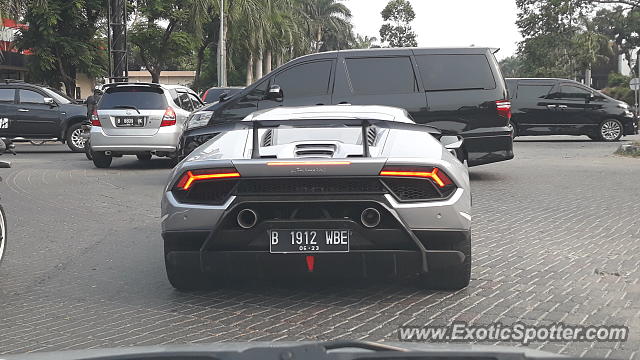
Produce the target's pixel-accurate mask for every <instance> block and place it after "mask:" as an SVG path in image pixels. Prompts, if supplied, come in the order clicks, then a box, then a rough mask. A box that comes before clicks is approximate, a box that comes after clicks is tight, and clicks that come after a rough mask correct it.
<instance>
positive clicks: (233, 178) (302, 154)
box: [162, 106, 471, 289]
mask: <svg viewBox="0 0 640 360" xmlns="http://www.w3.org/2000/svg"><path fill="white" fill-rule="evenodd" d="M253 129H255V131H254V130H253ZM218 132H219V135H218V136H216V137H215V138H214V139H211V140H209V142H207V143H206V144H204V145H203V146H201V147H200V148H199V149H197V150H196V151H194V152H193V153H192V154H190V155H189V156H188V157H187V159H185V160H184V161H183V162H181V163H180V164H179V165H178V166H177V167H176V168H175V169H174V171H173V173H172V175H171V176H170V179H169V183H168V185H167V187H166V189H165V192H164V196H163V200H162V236H163V238H164V250H165V264H166V270H167V275H168V277H169V281H170V282H171V284H172V285H173V286H174V287H176V288H178V289H197V288H199V287H202V286H203V285H206V284H207V282H209V281H211V280H212V279H218V280H220V279H221V278H225V277H227V276H232V275H239V276H242V274H244V275H248V276H250V277H252V276H256V275H262V274H266V273H271V275H275V276H276V277H281V276H286V275H293V276H296V275H299V276H301V277H304V276H305V274H309V273H314V274H315V273H317V274H318V275H322V274H325V275H329V276H337V277H340V278H344V277H354V276H355V277H361V276H365V277H373V278H376V277H386V276H394V275H395V276H400V277H403V276H411V275H418V274H419V275H421V276H422V278H421V279H422V284H423V285H424V286H425V287H428V288H438V289H460V288H463V287H465V286H467V285H468V284H469V278H470V271H471V232H470V225H471V215H470V214H471V192H470V188H469V175H468V171H467V168H466V167H465V166H464V165H463V164H462V163H461V162H460V161H459V160H458V159H457V158H456V157H455V156H454V155H452V154H451V152H450V151H454V150H456V149H458V148H459V147H460V146H461V145H462V142H461V141H460V138H459V137H457V136H442V134H441V133H440V131H439V130H437V129H435V128H433V127H430V126H424V125H416V124H415V123H414V122H413V121H412V120H411V119H410V117H409V115H408V113H407V112H406V111H405V110H403V109H398V108H389V107H382V106H311V107H296V108H286V107H283V108H278V109H270V110H263V111H258V112H256V113H254V114H252V115H249V116H248V117H247V118H246V119H245V120H244V121H241V122H236V123H233V124H227V125H226V128H225V126H224V125H222V126H220V127H219V129H218ZM436 137H437V138H439V139H440V142H439V141H438V140H437V139H436ZM441 142H442V143H441ZM445 144H446V147H445ZM214 282H215V281H214Z"/></svg>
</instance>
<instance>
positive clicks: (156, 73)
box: [149, 68, 162, 84]
mask: <svg viewBox="0 0 640 360" xmlns="http://www.w3.org/2000/svg"><path fill="white" fill-rule="evenodd" d="M161 71H162V70H160V69H155V68H154V69H149V73H150V74H151V82H152V83H154V84H160V72H161Z"/></svg>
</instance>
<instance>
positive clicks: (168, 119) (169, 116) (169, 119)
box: [160, 106, 176, 126]
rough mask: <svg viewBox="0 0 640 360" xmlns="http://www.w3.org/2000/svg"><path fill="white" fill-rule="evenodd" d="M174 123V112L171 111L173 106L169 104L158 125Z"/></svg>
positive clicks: (171, 124)
mask: <svg viewBox="0 0 640 360" xmlns="http://www.w3.org/2000/svg"><path fill="white" fill-rule="evenodd" d="M175 124H176V112H175V111H173V108H172V107H171V106H169V107H168V108H167V110H165V111H164V116H162V122H161V123H160V126H173V125H175Z"/></svg>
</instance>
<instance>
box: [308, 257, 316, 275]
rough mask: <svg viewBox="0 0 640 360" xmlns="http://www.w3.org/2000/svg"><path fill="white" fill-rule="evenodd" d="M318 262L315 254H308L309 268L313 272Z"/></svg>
mask: <svg viewBox="0 0 640 360" xmlns="http://www.w3.org/2000/svg"><path fill="white" fill-rule="evenodd" d="M315 263H316V258H315V256H313V255H307V270H308V271H309V272H313V266H314V265H315Z"/></svg>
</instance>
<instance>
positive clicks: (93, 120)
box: [91, 110, 102, 126]
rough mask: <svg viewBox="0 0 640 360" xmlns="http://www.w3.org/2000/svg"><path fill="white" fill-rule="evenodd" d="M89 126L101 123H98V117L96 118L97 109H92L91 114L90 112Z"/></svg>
mask: <svg viewBox="0 0 640 360" xmlns="http://www.w3.org/2000/svg"><path fill="white" fill-rule="evenodd" d="M91 126H102V124H100V119H99V118H98V111H97V110H93V114H91Z"/></svg>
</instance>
